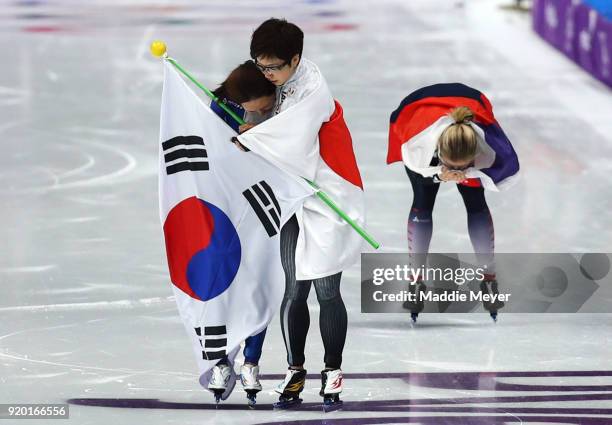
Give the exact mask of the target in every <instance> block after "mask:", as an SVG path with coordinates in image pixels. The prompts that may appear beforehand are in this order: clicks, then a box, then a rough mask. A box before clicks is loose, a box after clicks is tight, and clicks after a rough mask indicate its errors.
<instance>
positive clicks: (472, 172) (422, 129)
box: [387, 83, 519, 191]
mask: <svg viewBox="0 0 612 425" xmlns="http://www.w3.org/2000/svg"><path fill="white" fill-rule="evenodd" d="M459 106H467V107H469V108H470V109H471V110H472V111H473V112H474V121H473V122H472V123H471V124H470V125H471V126H472V128H473V129H474V130H475V131H476V134H477V138H478V142H479V143H478V152H477V156H476V158H475V164H474V167H471V168H470V169H468V171H467V172H466V176H467V177H468V180H467V181H464V182H462V184H466V185H468V186H479V185H480V184H482V186H483V187H484V188H485V189H487V190H492V191H498V190H499V189H503V188H507V187H509V186H510V185H511V184H512V183H514V182H515V181H516V177H518V171H519V162H518V157H517V155H516V152H515V151H514V148H513V147H512V144H511V143H510V140H508V137H507V136H506V134H505V133H504V131H503V130H502V128H501V127H500V125H499V123H498V122H497V120H496V119H495V116H494V115H493V107H492V106H491V102H489V100H488V99H487V98H486V96H485V95H484V94H483V93H481V92H479V91H478V90H476V89H473V88H471V87H468V86H466V85H464V84H459V83H451V84H435V85H432V86H427V87H423V88H422V89H419V90H417V91H415V92H413V93H412V94H410V95H409V96H408V97H406V98H405V99H404V100H403V101H402V102H401V104H400V106H399V107H398V108H397V109H396V110H395V111H394V112H393V113H392V114H391V123H390V126H389V150H388V152H387V163H388V164H391V163H393V162H396V161H403V162H404V164H405V165H406V166H407V167H408V168H410V169H411V170H413V171H415V172H418V173H420V174H422V175H423V176H425V177H431V176H433V175H434V174H437V173H439V172H440V168H441V167H440V166H437V167H433V166H430V165H429V164H430V162H431V159H432V157H433V154H434V152H435V150H436V147H437V141H438V139H439V137H440V135H441V134H442V132H443V131H444V129H445V128H447V127H448V126H449V125H451V124H452V123H453V120H452V119H451V118H450V117H448V113H449V112H450V111H451V110H452V109H454V108H456V107H459Z"/></svg>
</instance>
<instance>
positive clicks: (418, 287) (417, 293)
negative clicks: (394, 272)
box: [402, 280, 427, 323]
mask: <svg viewBox="0 0 612 425" xmlns="http://www.w3.org/2000/svg"><path fill="white" fill-rule="evenodd" d="M426 289H427V287H426V286H425V284H424V283H423V282H422V281H420V280H419V281H417V282H415V283H414V284H410V286H409V287H408V291H409V292H410V294H413V295H411V296H412V297H413V299H414V301H410V300H409V301H405V302H404V304H402V307H403V308H405V309H406V310H410V318H411V319H412V323H416V321H417V318H418V317H419V313H420V312H421V311H423V308H424V307H425V303H424V302H423V300H422V299H421V293H423V292H425V290H426Z"/></svg>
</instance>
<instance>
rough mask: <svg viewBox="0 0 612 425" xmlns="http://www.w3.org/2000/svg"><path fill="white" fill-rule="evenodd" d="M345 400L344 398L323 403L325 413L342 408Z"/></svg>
mask: <svg viewBox="0 0 612 425" xmlns="http://www.w3.org/2000/svg"><path fill="white" fill-rule="evenodd" d="M343 404H344V402H343V401H342V400H338V401H330V402H324V403H323V411H324V412H325V413H329V412H335V411H336V410H341V409H342V405H343Z"/></svg>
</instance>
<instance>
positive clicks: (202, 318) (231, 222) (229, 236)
mask: <svg viewBox="0 0 612 425" xmlns="http://www.w3.org/2000/svg"><path fill="white" fill-rule="evenodd" d="M164 63H165V68H164V89H163V94H162V107H161V125H160V145H159V159H160V163H159V206H160V218H161V222H162V224H163V230H164V236H165V242H166V253H167V258H168V267H169V271H170V278H171V281H172V284H173V291H174V295H175V297H176V302H177V305H178V309H179V312H180V315H181V318H182V319H183V322H184V324H185V328H186V330H187V333H188V335H189V337H190V338H191V342H192V345H193V349H194V351H195V354H196V357H197V359H198V366H199V369H200V374H201V375H200V382H201V383H202V384H203V385H205V384H206V382H207V378H208V376H209V371H210V369H211V368H212V367H213V366H214V365H215V364H216V363H217V361H218V360H219V359H220V358H221V357H223V356H224V355H229V357H230V360H233V357H234V356H235V355H236V353H237V351H238V348H239V346H240V343H241V342H242V341H243V340H244V339H246V338H247V337H249V336H251V335H255V334H257V333H259V332H260V331H262V330H263V329H264V328H265V327H266V326H267V325H268V323H269V322H270V320H271V318H272V317H273V316H274V314H275V313H276V312H277V311H278V308H279V306H280V302H281V300H282V296H283V290H284V273H283V270H282V266H281V263H280V249H279V238H280V228H281V226H282V225H283V224H284V222H285V221H286V220H288V219H289V218H290V217H291V216H292V215H293V214H294V212H295V210H296V209H298V208H299V207H300V206H301V204H302V203H303V201H304V199H305V198H307V197H308V196H311V195H312V193H313V191H312V189H311V188H309V187H308V186H307V185H306V183H304V182H301V181H299V180H297V179H295V178H293V177H291V176H289V175H287V174H286V173H285V172H283V171H282V170H280V169H278V168H277V167H275V166H274V165H272V164H270V163H269V162H267V161H266V160H264V159H263V158H261V157H259V156H257V155H256V154H254V153H250V152H249V153H247V152H241V151H240V150H238V149H237V148H236V146H234V144H233V143H230V139H231V137H232V136H235V134H236V133H235V132H234V131H233V130H232V129H231V128H230V127H229V126H227V125H226V124H225V123H224V122H223V121H222V120H221V119H219V117H217V115H215V114H214V112H212V111H211V109H210V108H209V107H208V105H206V104H204V103H203V102H202V101H201V100H200V99H199V98H198V96H196V94H195V93H194V92H193V91H192V90H191V89H190V88H189V87H188V86H187V84H186V83H185V82H184V81H183V80H182V78H181V77H180V75H179V74H178V73H177V71H176V70H175V69H174V68H173V67H172V65H170V64H169V63H167V62H164Z"/></svg>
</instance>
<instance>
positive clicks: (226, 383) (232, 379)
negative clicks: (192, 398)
mask: <svg viewBox="0 0 612 425" xmlns="http://www.w3.org/2000/svg"><path fill="white" fill-rule="evenodd" d="M235 385H236V374H235V373H234V369H233V368H232V367H231V366H230V365H229V364H227V363H218V364H216V365H215V366H214V367H213V368H212V376H211V378H210V382H209V383H208V390H209V391H211V392H212V393H213V394H214V396H215V402H216V403H217V404H219V401H221V400H226V399H227V398H228V397H229V395H230V394H231V393H232V390H233V389H234V386H235Z"/></svg>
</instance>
